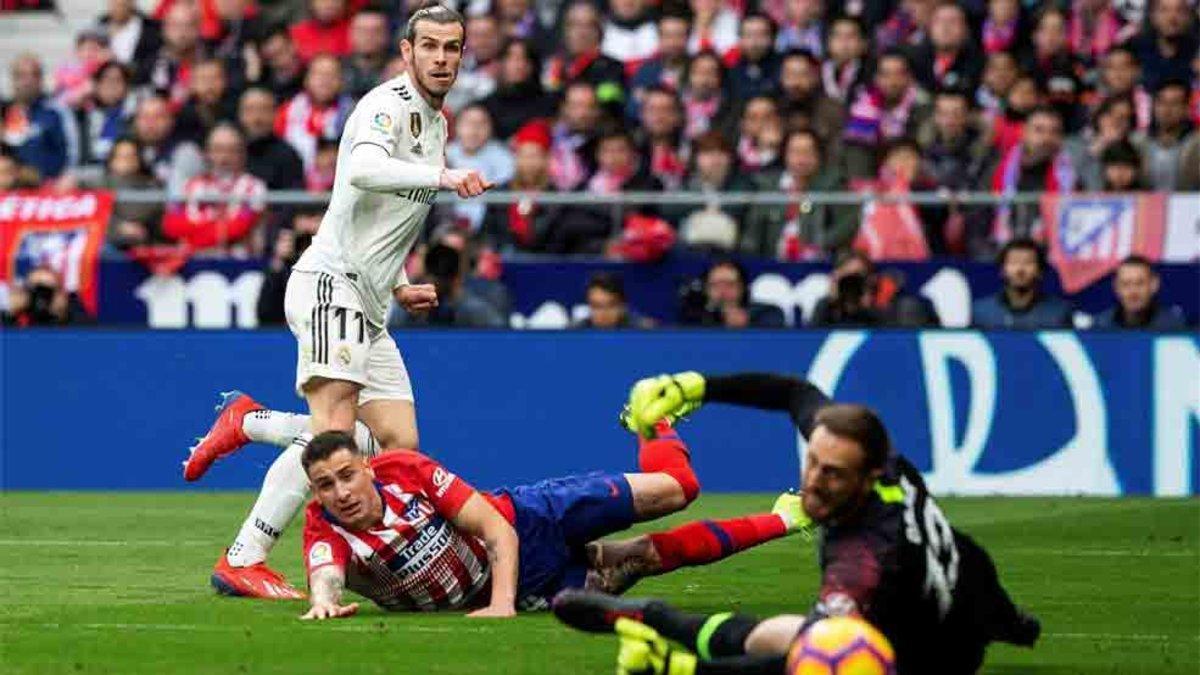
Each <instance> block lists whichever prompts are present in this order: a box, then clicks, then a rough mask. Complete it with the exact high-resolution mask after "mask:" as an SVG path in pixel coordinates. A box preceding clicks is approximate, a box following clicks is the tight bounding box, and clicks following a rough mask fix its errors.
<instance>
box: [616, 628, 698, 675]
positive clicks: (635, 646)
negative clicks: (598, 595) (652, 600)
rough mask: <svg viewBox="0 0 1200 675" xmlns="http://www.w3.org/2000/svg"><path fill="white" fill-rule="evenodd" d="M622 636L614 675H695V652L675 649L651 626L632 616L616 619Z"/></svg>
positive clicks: (618, 630) (617, 629)
mask: <svg viewBox="0 0 1200 675" xmlns="http://www.w3.org/2000/svg"><path fill="white" fill-rule="evenodd" d="M616 632H617V634H618V635H620V636H621V649H620V651H619V652H617V675H695V673H696V661H697V659H696V655H695V654H691V653H688V652H687V651H685V650H682V649H676V648H674V647H672V646H671V643H670V642H668V641H667V640H666V639H664V638H663V637H662V636H661V635H659V634H658V632H657V631H655V630H654V629H653V628H651V627H649V626H647V625H646V624H644V623H641V622H638V621H634V620H633V619H619V620H618V621H617V624H616Z"/></svg>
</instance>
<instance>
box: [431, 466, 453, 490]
mask: <svg viewBox="0 0 1200 675" xmlns="http://www.w3.org/2000/svg"><path fill="white" fill-rule="evenodd" d="M453 482H454V474H452V473H450V472H449V471H447V470H445V469H443V468H442V467H440V466H439V467H438V468H436V469H434V470H433V486H434V487H435V488H437V496H438V497H441V496H442V495H444V494H446V490H449V489H450V484H451V483H453Z"/></svg>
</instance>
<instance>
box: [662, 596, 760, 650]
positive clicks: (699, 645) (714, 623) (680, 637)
mask: <svg viewBox="0 0 1200 675" xmlns="http://www.w3.org/2000/svg"><path fill="white" fill-rule="evenodd" d="M642 622H643V623H645V624H646V625H647V626H650V627H651V628H653V629H654V630H656V631H658V632H659V633H660V634H661V635H662V636H663V637H666V638H668V639H671V640H674V641H676V642H678V643H679V644H681V645H684V646H686V647H688V648H689V649H693V650H695V652H696V653H697V654H698V655H700V657H701V658H703V659H710V658H717V657H721V656H740V655H742V654H745V653H746V638H747V637H748V636H749V635H750V631H752V630H754V628H755V626H757V625H758V624H759V621H758V619H756V618H754V617H752V616H747V615H745V614H732V613H729V612H724V613H721V614H689V613H687V612H681V611H679V610H677V609H675V608H674V607H671V606H670V605H668V604H666V603H664V602H653V603H650V605H649V606H647V607H646V609H645V611H644V612H643V613H642Z"/></svg>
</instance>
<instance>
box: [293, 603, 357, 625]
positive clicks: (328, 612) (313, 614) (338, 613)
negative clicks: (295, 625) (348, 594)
mask: <svg viewBox="0 0 1200 675" xmlns="http://www.w3.org/2000/svg"><path fill="white" fill-rule="evenodd" d="M357 613H358V603H357V602H352V603H350V604H348V605H339V604H337V603H320V604H315V605H313V606H312V609H310V610H308V612H307V613H305V614H304V616H302V617H300V620H301V621H312V620H314V619H315V620H317V621H324V620H325V619H344V618H346V617H348V616H354V615H355V614H357Z"/></svg>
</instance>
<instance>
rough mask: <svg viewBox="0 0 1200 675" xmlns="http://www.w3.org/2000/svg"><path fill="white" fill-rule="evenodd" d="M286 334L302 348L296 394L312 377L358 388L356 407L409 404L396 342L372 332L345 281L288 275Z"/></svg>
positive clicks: (319, 274) (323, 275)
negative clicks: (396, 402)
mask: <svg viewBox="0 0 1200 675" xmlns="http://www.w3.org/2000/svg"><path fill="white" fill-rule="evenodd" d="M283 310H284V314H285V315H286V316H287V322H288V328H291V330H292V335H295V336H296V340H297V341H298V342H299V343H300V349H299V352H298V354H297V358H296V394H297V395H299V396H300V397H303V396H304V385H305V384H307V383H308V381H309V380H311V379H312V378H314V377H321V378H325V379H329V380H342V381H345V382H354V383H355V384H358V385H361V386H362V390H361V391H360V392H359V394H358V403H359V405H362V404H363V403H366V402H368V401H373V400H377V399H384V400H400V401H412V400H413V390H412V382H411V381H410V380H409V379H408V369H407V368H405V367H404V359H403V358H402V357H401V356H400V350H399V349H397V348H396V342H395V341H394V340H392V336H391V335H389V334H388V332H387V330H386V329H379V328H372V327H371V325H370V323H369V322H368V321H367V319H366V316H365V315H364V314H363V306H362V301H361V300H360V299H359V297H358V293H357V292H355V290H354V288H353V287H352V286H351V285H350V283H349V282H348V281H346V280H345V279H342V278H341V277H339V276H336V275H333V274H326V273H324V272H300V271H295V270H294V271H292V275H291V277H290V278H289V279H288V284H287V292H286V293H285V294H284V299H283Z"/></svg>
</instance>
